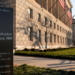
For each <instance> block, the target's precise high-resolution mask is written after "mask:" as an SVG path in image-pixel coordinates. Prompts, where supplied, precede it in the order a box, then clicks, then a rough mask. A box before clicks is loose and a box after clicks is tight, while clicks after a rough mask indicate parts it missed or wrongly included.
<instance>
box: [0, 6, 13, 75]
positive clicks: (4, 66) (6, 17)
mask: <svg viewBox="0 0 75 75" xmlns="http://www.w3.org/2000/svg"><path fill="white" fill-rule="evenodd" d="M0 75H13V9H12V8H5V7H0Z"/></svg>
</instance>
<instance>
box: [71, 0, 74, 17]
mask: <svg viewBox="0 0 75 75" xmlns="http://www.w3.org/2000/svg"><path fill="white" fill-rule="evenodd" d="M70 1H71V3H72V5H73V8H72V16H74V15H75V0H70ZM74 18H75V16H74Z"/></svg>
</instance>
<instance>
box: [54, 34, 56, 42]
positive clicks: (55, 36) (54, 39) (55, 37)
mask: <svg viewBox="0 0 75 75" xmlns="http://www.w3.org/2000/svg"><path fill="white" fill-rule="evenodd" d="M54 43H56V35H55V34H54Z"/></svg>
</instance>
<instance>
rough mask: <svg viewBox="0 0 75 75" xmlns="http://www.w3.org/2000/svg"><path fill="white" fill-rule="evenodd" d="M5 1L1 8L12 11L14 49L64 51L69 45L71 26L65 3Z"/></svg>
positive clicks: (51, 0) (70, 5) (69, 5)
mask: <svg viewBox="0 0 75 75" xmlns="http://www.w3.org/2000/svg"><path fill="white" fill-rule="evenodd" d="M59 1H60V0H6V1H5V2H2V3H1V4H2V5H1V6H4V7H12V8H13V9H14V36H13V38H14V47H16V48H17V49H24V48H28V49H31V48H35V49H42V50H43V49H46V48H51V49H52V48H59V47H61V48H65V47H70V46H71V44H72V24H71V20H70V18H69V16H68V14H67V11H68V10H69V9H71V8H72V4H71V2H70V0H65V3H66V7H65V8H63V6H62V5H61V3H60V2H59Z"/></svg>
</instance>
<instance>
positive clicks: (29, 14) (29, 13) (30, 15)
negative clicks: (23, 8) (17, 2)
mask: <svg viewBox="0 0 75 75" xmlns="http://www.w3.org/2000/svg"><path fill="white" fill-rule="evenodd" d="M28 17H29V18H33V10H32V9H31V8H28Z"/></svg>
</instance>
